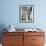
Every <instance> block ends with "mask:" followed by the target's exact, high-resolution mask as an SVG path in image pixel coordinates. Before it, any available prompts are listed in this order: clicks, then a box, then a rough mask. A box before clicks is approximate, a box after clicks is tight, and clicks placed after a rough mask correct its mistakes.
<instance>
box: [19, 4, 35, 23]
mask: <svg viewBox="0 0 46 46" xmlns="http://www.w3.org/2000/svg"><path fill="white" fill-rule="evenodd" d="M19 22H22V23H33V22H34V5H19Z"/></svg>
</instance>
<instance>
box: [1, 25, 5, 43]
mask: <svg viewBox="0 0 46 46" xmlns="http://www.w3.org/2000/svg"><path fill="white" fill-rule="evenodd" d="M4 28H5V25H4V24H0V43H2V36H3V34H2V33H3V32H5V31H6V30H5V31H4V30H3V29H4Z"/></svg>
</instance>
